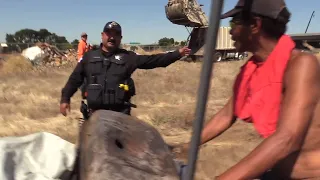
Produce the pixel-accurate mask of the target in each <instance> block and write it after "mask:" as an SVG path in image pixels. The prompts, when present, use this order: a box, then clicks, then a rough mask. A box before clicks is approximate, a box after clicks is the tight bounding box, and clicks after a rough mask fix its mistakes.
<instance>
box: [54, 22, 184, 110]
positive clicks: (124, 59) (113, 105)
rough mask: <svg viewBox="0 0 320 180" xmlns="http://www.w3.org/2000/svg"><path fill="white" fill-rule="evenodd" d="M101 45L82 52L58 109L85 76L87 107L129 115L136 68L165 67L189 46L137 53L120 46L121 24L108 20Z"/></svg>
mask: <svg viewBox="0 0 320 180" xmlns="http://www.w3.org/2000/svg"><path fill="white" fill-rule="evenodd" d="M101 37H102V46H101V47H100V48H99V49H97V50H92V51H89V52H87V53H85V54H84V56H83V58H82V59H81V61H80V62H79V63H78V64H77V66H76V68H75V69H74V71H73V72H72V74H71V75H70V77H69V79H68V81H67V83H66V85H65V87H64V88H63V89H62V95H61V101H60V112H61V113H62V114H63V115H64V116H66V115H67V110H69V111H70V99H71V97H72V96H73V94H74V93H75V92H76V91H77V89H78V87H80V86H81V84H82V83H83V81H84V79H86V95H87V96H86V100H87V105H88V107H89V108H90V109H91V110H93V111H94V110H98V109H106V110H112V111H117V112H123V113H125V114H129V115H130V111H131V107H132V104H131V103H130V99H131V97H132V96H134V95H135V87H134V82H133V80H132V79H131V74H132V73H133V72H134V71H135V70H136V69H153V68H157V67H167V66H168V65H170V64H172V63H174V62H176V61H177V60H179V59H180V58H181V57H183V56H188V55H189V54H190V49H189V48H187V47H183V48H181V49H179V50H176V51H174V52H169V53H165V54H156V55H137V54H135V53H134V52H132V51H127V50H125V49H121V48H120V47H119V46H120V43H121V39H122V30H121V26H120V25H119V24H118V23H117V22H114V21H111V22H108V23H107V24H106V25H105V26H104V29H103V32H102V33H101Z"/></svg>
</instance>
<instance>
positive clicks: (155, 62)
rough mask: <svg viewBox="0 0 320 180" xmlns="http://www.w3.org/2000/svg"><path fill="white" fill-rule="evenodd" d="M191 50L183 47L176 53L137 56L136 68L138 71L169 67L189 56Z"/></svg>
mask: <svg viewBox="0 0 320 180" xmlns="http://www.w3.org/2000/svg"><path fill="white" fill-rule="evenodd" d="M189 53H190V49H188V48H187V47H183V48H181V49H179V50H176V51H174V52H168V53H160V54H154V55H136V58H135V66H136V68H138V69H153V68H157V67H167V66H168V65H170V64H172V63H174V62H176V61H177V60H179V59H180V58H181V57H183V56H185V55H188V54H189Z"/></svg>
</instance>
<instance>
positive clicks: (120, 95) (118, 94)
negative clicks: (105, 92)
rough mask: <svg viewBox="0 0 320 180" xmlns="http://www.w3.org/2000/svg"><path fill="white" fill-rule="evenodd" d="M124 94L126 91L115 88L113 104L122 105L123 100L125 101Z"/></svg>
mask: <svg viewBox="0 0 320 180" xmlns="http://www.w3.org/2000/svg"><path fill="white" fill-rule="evenodd" d="M125 94H126V91H125V90H124V89H122V88H120V87H117V89H116V100H115V103H116V104H121V105H123V104H124V99H125Z"/></svg>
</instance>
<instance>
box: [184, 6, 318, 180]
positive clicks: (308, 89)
mask: <svg viewBox="0 0 320 180" xmlns="http://www.w3.org/2000/svg"><path fill="white" fill-rule="evenodd" d="M243 4H244V2H243V1H242V0H240V1H239V2H238V4H237V6H236V7H235V8H234V9H233V10H231V11H229V12H227V13H225V14H223V16H222V18H228V17H231V18H232V20H231V21H230V22H231V27H232V29H231V31H230V34H231V35H232V39H233V40H234V41H235V44H234V45H235V47H236V49H237V51H238V52H245V51H248V52H252V53H253V56H252V58H251V59H250V60H249V61H248V62H247V63H246V64H245V65H244V66H243V68H242V69H241V72H240V73H239V74H238V76H237V79H236V82H235V86H234V94H233V96H232V97H231V98H230V100H229V101H228V103H227V104H226V105H225V106H224V107H223V108H222V109H221V110H220V111H219V112H218V113H217V114H216V115H215V116H214V117H213V118H212V119H211V121H210V122H209V123H208V124H207V125H206V126H205V128H204V130H203V132H202V136H201V145H202V144H205V143H206V142H208V141H210V140H212V139H213V138H215V137H217V136H219V135H220V134H221V133H223V132H224V131H226V130H227V129H228V128H230V127H231V126H232V124H233V123H234V122H235V119H236V118H239V119H243V120H245V121H247V122H252V123H253V125H254V126H255V128H256V130H257V131H258V133H259V134H260V135H261V136H262V137H263V138H264V140H263V142H262V143H261V144H260V145H259V146H257V147H256V148H255V149H254V150H253V151H252V152H251V153H249V154H248V155H247V156H246V157H245V158H243V159H242V160H241V161H240V162H238V163H237V164H236V165H234V166H233V167H231V168H230V169H228V170H227V171H226V172H224V173H223V174H221V175H220V176H218V177H216V179H219V180H240V179H241V180H242V179H255V178H261V179H274V180H277V179H314V178H319V179H320V138H319V135H320V102H319V100H320V65H319V62H318V60H317V58H316V57H315V56H314V55H312V54H308V53H305V52H300V51H299V50H297V49H294V47H295V44H294V42H293V41H292V40H291V38H290V37H289V36H286V35H285V34H284V33H285V32H286V25H287V23H288V22H289V19H290V12H289V11H288V9H287V8H286V5H285V2H284V0H268V1H267V0H254V1H253V4H252V10H251V12H252V14H251V18H250V20H243V18H242V14H241V12H242V9H243ZM259 72H260V73H259ZM240 101H242V102H241V103H240ZM182 147H183V149H184V150H187V149H188V147H189V143H187V144H184V145H183V146H182Z"/></svg>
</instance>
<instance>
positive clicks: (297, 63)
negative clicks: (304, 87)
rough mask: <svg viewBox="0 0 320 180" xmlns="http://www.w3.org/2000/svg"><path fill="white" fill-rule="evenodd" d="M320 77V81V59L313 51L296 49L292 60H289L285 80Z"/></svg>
mask: <svg viewBox="0 0 320 180" xmlns="http://www.w3.org/2000/svg"><path fill="white" fill-rule="evenodd" d="M308 77H309V78H311V77H313V78H311V79H314V80H315V79H318V80H319V83H320V61H319V59H318V58H317V57H316V56H315V55H314V54H312V53H308V52H301V51H299V50H294V51H293V52H292V56H291V60H290V61H289V62H288V65H287V68H286V72H285V76H284V78H285V79H284V80H285V82H286V81H287V82H288V81H292V80H297V78H298V79H301V80H302V79H306V78H307V79H309V78H308Z"/></svg>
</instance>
